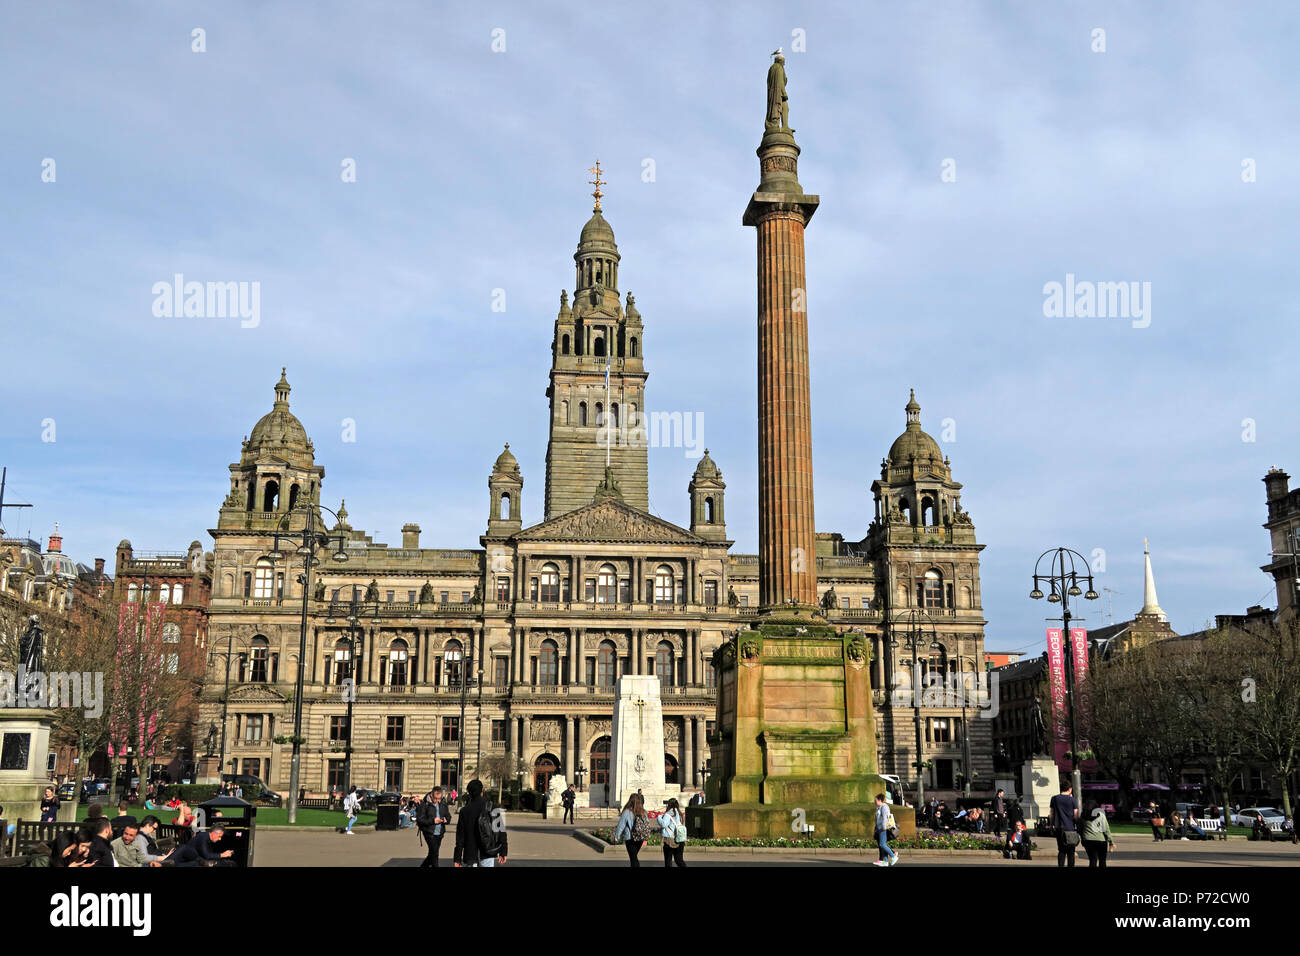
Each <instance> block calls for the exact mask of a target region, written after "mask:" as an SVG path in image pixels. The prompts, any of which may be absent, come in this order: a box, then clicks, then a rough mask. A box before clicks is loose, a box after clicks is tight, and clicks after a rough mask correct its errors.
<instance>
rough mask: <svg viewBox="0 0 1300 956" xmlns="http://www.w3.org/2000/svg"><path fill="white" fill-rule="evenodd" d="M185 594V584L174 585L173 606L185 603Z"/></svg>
mask: <svg viewBox="0 0 1300 956" xmlns="http://www.w3.org/2000/svg"><path fill="white" fill-rule="evenodd" d="M184 594H185V586H184V585H183V584H173V585H172V603H173V604H183V603H184V602H185V599H184Z"/></svg>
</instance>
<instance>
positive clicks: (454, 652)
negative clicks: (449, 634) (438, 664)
mask: <svg viewBox="0 0 1300 956" xmlns="http://www.w3.org/2000/svg"><path fill="white" fill-rule="evenodd" d="M464 669H465V649H464V648H463V647H462V646H461V643H460V641H448V642H447V644H446V646H444V647H443V650H442V672H443V674H444V675H446V684H447V686H448V687H459V686H460V681H461V676H462V674H463V672H464Z"/></svg>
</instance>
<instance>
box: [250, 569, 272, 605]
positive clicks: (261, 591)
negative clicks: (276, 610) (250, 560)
mask: <svg viewBox="0 0 1300 956" xmlns="http://www.w3.org/2000/svg"><path fill="white" fill-rule="evenodd" d="M274 589H275V569H274V568H272V567H271V562H270V561H259V562H257V566H256V567H254V568H253V597H255V598H269V597H272V596H273V595H274V593H275V591H274Z"/></svg>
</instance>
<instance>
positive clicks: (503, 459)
mask: <svg viewBox="0 0 1300 956" xmlns="http://www.w3.org/2000/svg"><path fill="white" fill-rule="evenodd" d="M492 473H493V474H494V475H514V476H516V477H518V475H519V461H518V459H516V458H515V456H514V454H513V453H512V452H511V451H510V442H506V447H505V451H503V452H501V454H499V455H497V460H496V463H495V464H494V465H493V466H492Z"/></svg>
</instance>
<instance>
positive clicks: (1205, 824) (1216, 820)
mask: <svg viewBox="0 0 1300 956" xmlns="http://www.w3.org/2000/svg"><path fill="white" fill-rule="evenodd" d="M1191 824H1192V826H1194V827H1197V828H1198V829H1200V831H1201V832H1202V833H1204V834H1205V835H1206V837H1208V838H1209V839H1211V840H1213V839H1215V838H1216V837H1221V838H1222V839H1224V840H1226V839H1227V838H1228V828H1227V827H1225V826H1224V825H1223V818H1222V817H1204V818H1197V817H1192V819H1191Z"/></svg>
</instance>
